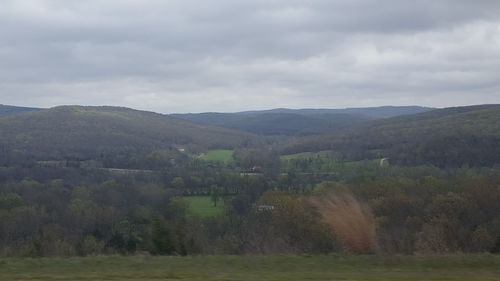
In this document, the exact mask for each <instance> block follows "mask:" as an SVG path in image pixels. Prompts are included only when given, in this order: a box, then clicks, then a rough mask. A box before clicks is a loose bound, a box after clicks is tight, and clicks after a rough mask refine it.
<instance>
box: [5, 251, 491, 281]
mask: <svg viewBox="0 0 500 281" xmlns="http://www.w3.org/2000/svg"><path fill="white" fill-rule="evenodd" d="M0 280H19V281H20V280H23V281H34V280H36V281H56V280H72V281H80V280H86V281H90V280H92V281H100V280H108V281H109V280H120V281H140V280H141V281H142V280H186V281H216V280H217V281H220V280H233V281H236V280H240V281H271V280H272V281H282V280H283V281H284V280H287V281H294V280H297V281H299V280H300V281H303V280H318V281H320V280H352V281H354V280H368V281H369V280H378V281H391V280H393V281H396V280H397V281H400V280H401V281H403V280H404V281H415V280H427V281H433V280H436V281H437V280H461V281H465V280H471V281H472V280H474V281H489V280H500V256H492V255H477V256H475V255H463V256H435V257H418V256H411V257H410V256H392V257H381V256H246V257H245V256H240V257H236V256H205V257H149V256H130V257H87V258H38V259H21V258H19V259H15V258H13V259H0Z"/></svg>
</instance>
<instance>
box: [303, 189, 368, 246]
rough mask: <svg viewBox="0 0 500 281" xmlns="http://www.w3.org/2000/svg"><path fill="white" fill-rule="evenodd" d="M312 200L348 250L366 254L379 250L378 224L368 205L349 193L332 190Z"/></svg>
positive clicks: (336, 236)
mask: <svg viewBox="0 0 500 281" xmlns="http://www.w3.org/2000/svg"><path fill="white" fill-rule="evenodd" d="M309 202H310V203H311V204H312V205H313V206H315V207H316V208H317V210H318V211H319V213H320V214H321V216H322V217H323V219H324V221H325V222H326V223H327V224H328V225H330V227H331V229H332V232H333V234H334V236H335V239H336V240H337V241H339V242H340V243H341V245H342V248H343V250H344V251H346V252H348V253H356V254H366V253H373V252H375V250H376V249H377V238H376V237H377V235H376V225H375V220H374V217H373V214H372V212H371V210H370V209H369V207H368V206H367V205H366V204H363V203H361V202H359V201H358V200H357V199H356V198H354V197H353V196H352V195H351V194H349V193H347V192H342V193H340V192H330V193H328V194H322V195H321V196H315V197H313V198H311V199H310V200H309Z"/></svg>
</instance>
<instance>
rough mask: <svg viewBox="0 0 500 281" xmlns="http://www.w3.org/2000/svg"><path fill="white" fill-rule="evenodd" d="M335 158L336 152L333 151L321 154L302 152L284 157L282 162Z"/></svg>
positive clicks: (321, 152) (320, 152)
mask: <svg viewBox="0 0 500 281" xmlns="http://www.w3.org/2000/svg"><path fill="white" fill-rule="evenodd" d="M318 156H319V157H334V152H333V151H331V150H324V151H319V152H301V153H295V154H287V155H282V156H281V157H280V158H281V160H295V159H309V158H316V157H318Z"/></svg>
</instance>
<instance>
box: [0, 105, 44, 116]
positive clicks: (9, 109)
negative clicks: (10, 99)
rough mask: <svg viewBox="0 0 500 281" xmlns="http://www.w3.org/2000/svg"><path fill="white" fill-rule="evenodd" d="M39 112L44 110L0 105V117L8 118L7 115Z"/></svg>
mask: <svg viewBox="0 0 500 281" xmlns="http://www.w3.org/2000/svg"><path fill="white" fill-rule="evenodd" d="M39 110H42V109H40V108H34V107H21V106H12V105H4V104H0V117H1V116H6V115H11V114H16V113H23V112H32V111H39Z"/></svg>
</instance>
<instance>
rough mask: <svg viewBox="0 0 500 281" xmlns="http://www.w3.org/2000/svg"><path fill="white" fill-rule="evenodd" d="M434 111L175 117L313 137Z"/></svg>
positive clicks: (283, 110)
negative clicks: (385, 119)
mask: <svg viewBox="0 0 500 281" xmlns="http://www.w3.org/2000/svg"><path fill="white" fill-rule="evenodd" d="M429 110H431V109H430V108H426V107H418V106H405V107H395V106H385V107H373V108H347V109H286V108H278V109H271V110H262V111H244V112H237V113H214V112H208V113H198V114H173V116H175V117H177V118H181V119H185V120H189V121H192V122H196V123H199V124H207V125H214V126H219V127H224V128H231V129H237V130H242V131H246V132H250V133H254V134H259V135H288V136H292V135H313V134H325V133H336V132H339V131H341V130H344V129H347V128H350V127H352V126H355V125H359V124H361V123H364V122H366V121H369V120H372V119H379V118H388V117H393V116H400V115H408V114H415V113H421V112H426V111H429Z"/></svg>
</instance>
